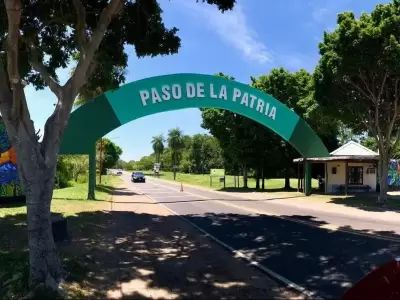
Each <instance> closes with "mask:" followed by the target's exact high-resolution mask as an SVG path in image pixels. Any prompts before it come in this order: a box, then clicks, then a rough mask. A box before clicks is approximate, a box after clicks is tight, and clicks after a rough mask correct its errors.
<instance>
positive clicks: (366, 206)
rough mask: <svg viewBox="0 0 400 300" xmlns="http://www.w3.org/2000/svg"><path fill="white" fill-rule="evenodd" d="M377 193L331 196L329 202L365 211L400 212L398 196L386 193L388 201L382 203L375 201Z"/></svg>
mask: <svg viewBox="0 0 400 300" xmlns="http://www.w3.org/2000/svg"><path fill="white" fill-rule="evenodd" d="M377 199H378V196H377V194H374V195H355V196H348V197H340V198H339V197H335V198H332V199H331V201H330V203H334V204H339V205H344V206H348V207H354V208H358V209H361V210H365V211H373V212H385V211H393V212H398V213H400V199H399V196H390V195H388V201H387V203H385V204H384V205H382V204H381V203H379V202H378V201H377Z"/></svg>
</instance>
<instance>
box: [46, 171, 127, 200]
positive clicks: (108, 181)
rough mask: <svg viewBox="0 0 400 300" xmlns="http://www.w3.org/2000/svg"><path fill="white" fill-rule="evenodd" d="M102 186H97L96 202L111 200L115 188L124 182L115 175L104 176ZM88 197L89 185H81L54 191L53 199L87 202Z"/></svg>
mask: <svg viewBox="0 0 400 300" xmlns="http://www.w3.org/2000/svg"><path fill="white" fill-rule="evenodd" d="M101 181H102V183H101V184H97V186H96V200H104V201H108V200H110V199H111V197H112V196H111V195H110V192H111V191H112V189H113V187H115V186H116V185H118V184H119V183H120V182H122V180H121V178H119V177H118V176H113V175H104V176H102V177H101ZM87 195H88V184H87V183H81V184H77V185H75V186H73V187H68V188H65V189H58V190H54V192H53V199H67V200H68V199H74V200H86V199H87Z"/></svg>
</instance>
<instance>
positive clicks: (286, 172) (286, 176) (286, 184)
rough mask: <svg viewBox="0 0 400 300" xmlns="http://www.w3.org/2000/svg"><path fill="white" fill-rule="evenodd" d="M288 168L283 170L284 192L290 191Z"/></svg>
mask: <svg viewBox="0 0 400 300" xmlns="http://www.w3.org/2000/svg"><path fill="white" fill-rule="evenodd" d="M289 171H290V170H289V168H285V187H284V189H285V190H290V172H289Z"/></svg>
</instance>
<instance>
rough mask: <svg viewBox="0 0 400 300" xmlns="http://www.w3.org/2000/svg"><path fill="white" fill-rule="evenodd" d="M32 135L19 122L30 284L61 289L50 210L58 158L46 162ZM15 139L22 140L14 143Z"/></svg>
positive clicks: (19, 154) (17, 146) (17, 132)
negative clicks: (59, 287)
mask: <svg viewBox="0 0 400 300" xmlns="http://www.w3.org/2000/svg"><path fill="white" fill-rule="evenodd" d="M12 131H13V130H12ZM12 131H11V132H12ZM9 132H10V131H9ZM30 135H31V134H29V133H28V132H27V131H26V130H25V128H24V126H23V124H19V126H18V129H17V130H16V131H15V135H14V137H13V139H12V140H14V143H13V144H14V146H15V148H16V151H17V155H18V173H19V177H20V181H21V182H22V183H23V187H24V194H25V196H26V206H27V222H28V245H29V265H30V286H31V287H32V288H36V287H39V286H44V287H46V288H50V289H51V290H54V291H58V284H59V282H60V280H61V278H62V267H61V263H60V260H59V259H58V255H57V251H56V246H55V243H54V239H53V233H52V221H51V210H50V208H51V199H52V196H53V187H54V181H55V175H56V164H57V161H56V160H55V161H54V163H53V162H50V161H47V164H46V161H45V160H44V159H42V156H41V152H40V146H39V143H38V142H37V141H35V138H36V136H30ZM15 138H16V139H15ZM15 140H19V141H20V142H19V143H15Z"/></svg>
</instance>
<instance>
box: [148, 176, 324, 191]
mask: <svg viewBox="0 0 400 300" xmlns="http://www.w3.org/2000/svg"><path fill="white" fill-rule="evenodd" d="M146 173H147V174H148V175H150V174H151V175H152V173H149V172H146ZM160 178H161V179H165V180H174V175H173V173H172V172H161V173H160ZM176 181H177V182H183V183H188V184H193V185H198V186H203V187H207V188H212V189H222V188H223V187H224V186H223V183H219V179H218V178H217V177H215V178H213V179H212V186H210V176H209V175H208V174H205V175H202V174H185V173H177V175H176ZM239 184H240V188H242V187H243V176H240V177H239ZM260 185H261V181H260ZM284 186H285V180H284V179H283V178H276V179H266V180H265V189H266V190H280V189H283V187H284ZM290 186H291V188H293V189H297V179H296V178H292V179H290ZM312 186H313V187H318V181H317V180H315V179H313V182H312ZM225 187H226V188H227V189H229V188H235V184H234V177H233V176H226V178H225ZM248 187H249V188H251V189H254V188H255V187H256V180H255V179H254V178H249V179H248Z"/></svg>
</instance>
